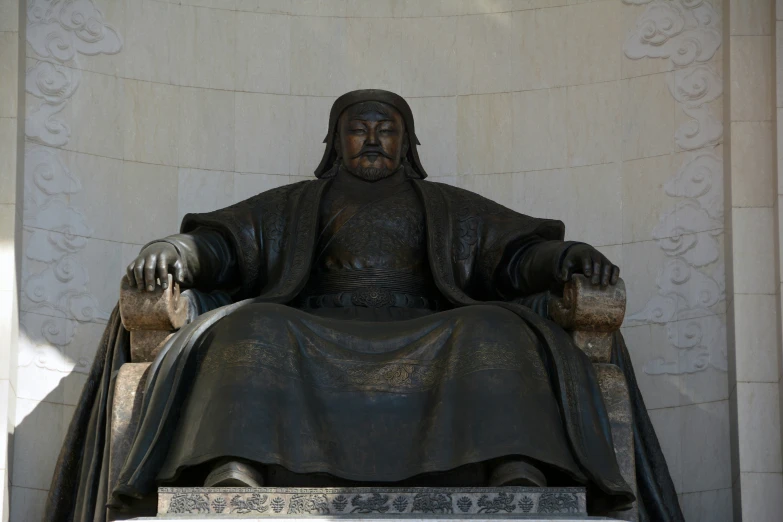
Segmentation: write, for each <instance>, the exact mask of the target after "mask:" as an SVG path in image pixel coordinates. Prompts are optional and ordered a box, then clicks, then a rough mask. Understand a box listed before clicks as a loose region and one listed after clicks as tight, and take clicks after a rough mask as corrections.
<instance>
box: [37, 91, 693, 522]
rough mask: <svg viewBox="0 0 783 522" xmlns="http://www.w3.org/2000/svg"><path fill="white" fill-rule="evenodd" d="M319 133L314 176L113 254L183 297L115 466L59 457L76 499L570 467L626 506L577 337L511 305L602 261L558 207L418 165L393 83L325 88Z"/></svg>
mask: <svg viewBox="0 0 783 522" xmlns="http://www.w3.org/2000/svg"><path fill="white" fill-rule="evenodd" d="M325 142H326V150H325V153H324V157H323V160H322V161H321V164H320V165H319V166H318V168H317V169H316V171H315V175H316V178H317V179H314V180H312V181H306V182H300V183H295V184H292V185H287V186H284V187H280V188H276V189H273V190H270V191H267V192H264V193H262V194H259V195H257V196H254V197H252V198H250V199H248V200H245V201H242V202H240V203H237V204H235V205H233V206H231V207H228V208H225V209H221V210H216V211H214V212H209V213H205V214H188V215H187V216H185V218H184V220H183V223H182V226H181V233H179V234H175V235H172V236H168V237H166V238H164V239H161V240H159V241H154V242H152V243H150V244H148V245H147V246H145V247H144V248H143V249H142V250H141V252H140V253H139V255H138V257H137V258H136V259H135V260H134V261H133V262H132V263H131V264H130V265H129V266H128V270H127V272H128V274H127V276H128V279H129V281H130V284H131V285H135V286H137V287H138V288H140V289H147V290H155V288H156V286H157V285H166V284H167V280H168V276H169V274H171V275H173V277H174V280H175V281H176V282H178V283H179V284H180V285H181V286H182V287H183V288H191V289H194V292H192V293H191V296H192V297H191V298H192V299H194V304H195V306H196V307H197V308H198V309H199V311H200V312H201V313H200V315H199V316H198V317H197V318H195V319H194V320H193V321H192V322H191V323H190V324H188V325H187V326H186V327H184V328H183V329H182V330H180V331H179V332H178V333H177V334H176V335H174V336H173V337H172V338H171V339H170V340H169V341H168V342H167V343H166V345H165V346H164V347H163V349H162V351H161V353H160V354H159V355H158V357H157V359H156V360H155V362H154V363H153V364H152V367H151V369H150V372H149V376H148V377H147V384H146V391H145V394H144V399H143V403H142V407H141V408H142V409H141V412H142V414H141V420H140V425H139V427H138V429H137V431H136V434H135V438H134V440H133V444H132V446H131V448H130V452H129V455H128V457H127V459H126V460H125V462H124V465H123V466H122V469H121V472H120V475H119V481H118V484H117V486H116V487H115V488H114V489H113V491H109V492H106V491H103V492H97V493H96V492H92V493H89V491H90V488H91V487H92V488H93V489H94V484H95V482H93V483H92V485H91V484H89V483H88V484H86V485H85V479H84V477H85V476H86V475H88V474H89V473H87V472H85V471H84V469H85V467H88V466H87V465H85V464H82V469H81V471H80V472H77V478H74V479H73V481H75V482H77V483H80V485H79V486H78V487H77V489H80V492H79V495H77V498H76V500H74V501H65V502H66V503H68V502H71V504H76V506H75V507H74V506H73V505H71V506H70V510H71V512H72V513H76V515H75V519H76V520H81V519H82V518H79V516H80V514H81V516H84V517H86V513H90V510H91V509H93V508H94V506H95V505H99V506H101V505H102V504H101V502H108V503H109V504H110V505H111V506H113V507H114V508H116V509H120V510H121V509H124V508H128V507H132V506H133V505H134V503H138V502H140V500H139V499H143V498H145V497H146V496H148V495H149V494H150V493H151V492H154V491H155V487H156V486H157V485H158V484H177V485H187V486H201V485H209V486H229V485H232V486H234V485H250V486H253V485H261V484H263V485H265V486H315V487H317V486H335V485H338V486H339V485H382V484H383V485H390V486H393V485H405V486H417V485H443V486H447V485H448V486H488V485H491V486H506V485H530V486H546V485H558V486H562V485H583V486H585V487H587V491H588V506H589V508H590V511H591V513H596V514H599V513H607V512H610V511H617V510H622V509H624V508H627V507H629V506H630V504H631V503H632V502H633V500H634V494H633V493H632V491H631V488H629V486H628V485H627V484H626V482H625V481H624V480H623V477H622V476H621V474H620V471H619V468H618V465H617V460H616V458H615V454H614V450H613V447H612V441H611V435H610V431H609V428H608V420H607V413H606V409H605V406H604V403H603V401H602V399H601V393H600V390H599V389H598V386H597V384H596V377H595V375H594V373H593V369H592V366H591V364H590V361H589V359H588V358H587V356H586V355H585V354H584V353H583V352H582V351H581V350H579V349H578V348H577V347H576V346H575V345H574V343H573V341H572V339H571V338H570V337H569V336H568V335H566V334H565V332H564V331H563V330H562V329H560V328H559V327H558V326H557V325H555V324H554V323H552V322H551V321H549V320H547V319H545V318H543V317H541V315H539V314H537V313H535V312H534V311H533V310H532V309H531V307H530V306H528V305H529V304H530V299H532V298H534V297H535V296H536V295H539V294H541V293H544V292H547V291H550V290H553V291H557V290H558V289H560V288H562V285H563V284H564V283H565V282H566V281H568V280H569V279H570V278H571V276H572V275H573V274H584V275H585V276H587V277H588V278H590V279H591V282H592V284H594V285H602V286H607V285H613V284H615V283H616V282H617V280H618V277H619V269H618V267H617V266H615V265H613V264H612V263H611V262H610V261H609V260H608V259H606V257H605V256H604V255H603V254H601V253H600V252H599V251H597V250H596V249H595V248H593V247H591V246H589V245H586V244H584V243H578V242H572V241H563V234H564V227H563V224H562V223H561V222H559V221H554V220H545V219H536V218H532V217H528V216H525V215H522V214H519V213H517V212H514V211H512V210H510V209H508V208H505V207H503V206H501V205H499V204H497V203H494V202H493V201H490V200H488V199H486V198H483V197H481V196H479V195H477V194H474V193H471V192H469V191H465V190H462V189H458V188H455V187H452V186H449V185H444V184H440V183H435V182H430V181H425V178H426V172H425V170H424V168H423V166H422V164H421V162H420V161H419V156H418V153H417V149H416V146H417V145H418V144H419V142H418V139H417V138H416V133H415V127H414V120H413V115H412V113H411V110H410V108H409V106H408V104H407V103H406V102H405V100H403V99H402V98H401V97H400V96H398V95H396V94H394V93H391V92H387V91H381V90H361V91H354V92H350V93H347V94H345V95H343V96H341V97H340V98H338V99H337V100H336V101H335V103H334V106H333V107H332V111H331V114H330V119H329V128H328V134H327V137H326V140H325ZM107 332H108V329H107ZM107 335H108V334H107ZM106 339H107V338H105V341H104V342H105V344H110V343H111V341H110V340H108V341H107V340H106ZM115 352H116V350H115ZM104 366H106V363H104ZM626 372H631V374H632V371H631V370H630V366H629V365H628V368H626ZM103 373H106V371H105V370H104V371H103ZM96 378H97V377H96ZM634 391H635V393H637V394H638V390H636V388H635V384H634ZM85 393H90V392H85ZM638 402H639V403H640V404H641V406H640V407H641V410H643V409H644V408H643V403H641V399H640V398H639V399H638ZM93 407H95V406H93ZM640 407H639V406H638V405H636V409H637V410H638V409H639V408H640ZM635 414H636V411H635ZM639 415H643V421H644V422H646V424H645V425H644V426H645V429H647V431H649V427H648V425H649V420H648V419H647V417H646V412H644V413H642V412H639ZM636 420H637V421H638V419H636ZM75 422H76V421H75ZM96 422H97V423H98V424H99V423H100V421H95V420H91V421H90V423H93V424H95V423H96ZM71 429H72V430H74V429H75V428H74V426H72V428H71ZM90 429H93V430H94V428H90ZM643 436H644V437H647V438H648V439H649V436H650V435H649V433H646V434H644V435H643ZM652 438H653V439H654V435H652ZM642 442H643V443H642V444H641V445H642V446H644V445H645V444H644V443H646V439H645V440H643V441H642ZM67 443H68V441H66V445H67ZM639 444H640V443H639V442H637V445H639ZM653 446H654V447H652V449H651V450H649V449H645V448H644V447H642V448H641V450H639V449H637V455H638V452H639V451H652V453H654V456H653V457H654V458H659V457H660V455H659V454H660V449H659V448H658V447H657V441H655V443H654V444H653ZM64 451H65V450H64ZM656 452H657V453H656ZM61 460H62V457H61ZM637 460H638V457H637ZM659 461H660V462H662V459H659ZM96 462H97V461H96ZM61 467H63V466H62V465H61ZM66 467H67V466H66ZM93 467H95V465H93ZM642 468H644V466H642ZM642 472H643V473H645V472H646V473H647V474H648V475H649V477H647V479H648V480H647V481H648V482H655V484H653V485H649V484H648V485H647V486H645V485H644V483H643V482H644V480H642V481H641V482H642V484H640V488H646V489H643V491H642V493H641V496H642V498H641V499H640V500H642V501H643V502H641V504H645V503H646V504H647V508H646V509H647V511H651V512H655V513H658V512H659V511H660V512H664V511H665V512H667V513H669V517H668V518H666V519H667V520H680V518H681V514H679V507H678V506H676V497H674V501H672V500H671V497H672V496H673V489H672V490H671V491H669V490H668V489H667V488H669V487H670V486H671V481H670V479H669V478H668V472H667V471H666V470H665V465H664V466H663V471H661V469H660V465H658V469H656V470H654V473H653V472H651V471H650V470H649V469H648V470H647V471H644V470H643V471H642ZM58 473H59V474H60V475H59V476H60V477H62V476H64V474H65V472H64V471H62V470H61V471H59V472H58ZM93 474H95V473H93ZM98 475H100V473H98ZM637 476H638V473H637ZM58 480H60V482H58ZM62 480H63V479H62V478H60V479H58V475H56V476H55V482H54V485H55V487H54V488H53V490H54V489H56V488H60V487H61V486H62V483H63V482H62ZM91 480H93V481H94V480H95V479H94V478H93V479H91ZM667 481H668V482H667ZM87 482H89V481H87ZM656 488H657V490H656ZM660 490H663V493H661V491H660ZM85 491H88V492H87V493H85ZM651 491H652V492H651ZM64 496H66V495H63V494H62V492H61V491H58V492H55V493H54V494H53V495H52V496H50V505H51V506H54V505H56V504H57V503H58V502H59V503H60V504H59V505H61V506H64V505H65V504H63V502H64V501H63V500H62V497H64ZM53 499H54V500H53ZM672 502H674V505H673V506H672V505H671V504H672ZM656 503H657V504H658V507H654V505H656ZM662 503H663V504H666V503H668V505H666V506H664V507H660V504H662ZM642 508H643V506H642ZM640 511H644V509H641V508H640ZM677 515H679V517H680V518H678V517H677ZM658 516H660V515H658ZM84 519H85V520H86V519H87V518H84ZM658 519H660V520H663V518H658ZM52 520H55V518H52Z"/></svg>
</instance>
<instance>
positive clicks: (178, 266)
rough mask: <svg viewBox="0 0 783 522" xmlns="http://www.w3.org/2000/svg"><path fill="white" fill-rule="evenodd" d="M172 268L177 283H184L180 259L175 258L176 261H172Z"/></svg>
mask: <svg viewBox="0 0 783 522" xmlns="http://www.w3.org/2000/svg"><path fill="white" fill-rule="evenodd" d="M174 270H175V274H174V278H175V279H176V280H177V283H179V284H182V283H184V282H185V269H184V267H183V266H182V261H180V260H179V259H178V260H177V262H176V263H174Z"/></svg>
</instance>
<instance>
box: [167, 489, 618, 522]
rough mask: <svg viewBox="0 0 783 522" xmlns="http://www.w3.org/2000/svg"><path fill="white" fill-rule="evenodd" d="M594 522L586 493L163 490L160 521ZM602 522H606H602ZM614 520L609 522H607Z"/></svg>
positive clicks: (564, 491) (434, 490)
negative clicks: (465, 521) (435, 521)
mask: <svg viewBox="0 0 783 522" xmlns="http://www.w3.org/2000/svg"><path fill="white" fill-rule="evenodd" d="M444 516H446V517H448V518H470V519H476V518H479V519H492V520H497V519H503V518H515V519H517V518H524V519H533V520H537V519H540V518H542V517H543V518H546V519H547V520H553V519H554V520H559V519H562V520H588V518H587V508H586V497H585V490H584V489H583V488H523V487H506V488H160V489H158V518H156V519H155V520H160V518H161V517H166V518H169V517H171V519H178V520H181V519H183V518H185V519H188V520H198V519H204V518H208V519H210V520H214V519H216V518H232V519H238V518H239V519H242V520H270V519H276V518H284V519H286V520H291V519H300V518H301V519H304V518H307V519H308V520H317V519H320V518H324V517H331V518H334V517H340V518H343V517H344V518H361V519H362V520H367V519H372V518H379V517H380V518H383V519H384V520H389V519H390V518H391V519H400V520H402V519H405V520H411V519H414V520H424V519H430V518H440V519H442V518H443V517H444ZM599 520H600V519H599ZM603 520H608V519H603Z"/></svg>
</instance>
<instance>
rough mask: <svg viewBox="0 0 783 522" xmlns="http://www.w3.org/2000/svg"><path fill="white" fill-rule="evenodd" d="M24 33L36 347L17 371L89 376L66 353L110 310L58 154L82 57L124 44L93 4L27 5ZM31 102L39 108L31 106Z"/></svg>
mask: <svg viewBox="0 0 783 522" xmlns="http://www.w3.org/2000/svg"><path fill="white" fill-rule="evenodd" d="M25 32H26V39H27V44H28V47H29V48H30V49H31V50H32V53H33V55H32V57H31V58H32V59H33V60H34V63H33V65H32V66H31V67H30V68H28V70H27V72H26V74H25V90H26V92H27V93H29V94H30V95H31V97H29V98H28V106H27V117H26V119H25V138H26V141H27V143H26V147H25V175H24V189H25V194H24V232H25V257H26V260H25V263H24V267H23V269H24V275H23V283H22V292H21V293H22V305H21V308H22V310H23V312H22V314H21V317H20V323H21V326H22V328H23V329H24V330H25V335H26V336H27V337H28V338H29V339H30V341H31V342H30V345H31V346H33V347H34V348H33V349H29V348H23V349H21V350H20V353H19V366H29V365H33V364H34V365H36V366H38V367H41V368H46V369H50V370H54V371H61V372H70V371H77V372H81V373H87V372H88V371H89V365H90V361H89V360H87V359H85V358H79V359H78V360H69V357H68V356H66V355H65V354H64V352H63V350H64V348H65V347H67V346H68V345H69V344H70V343H71V341H72V339H73V337H74V335H75V333H76V331H77V329H78V325H79V323H85V322H98V323H103V322H106V321H107V320H108V318H109V310H104V309H102V308H101V306H100V305H99V303H98V300H97V299H96V297H95V296H94V295H92V294H91V293H90V292H89V291H88V288H87V284H88V282H89V277H88V274H87V271H86V270H85V268H84V266H83V265H82V264H81V263H80V261H79V257H78V255H79V254H80V253H81V252H82V251H83V250H84V249H85V248H86V246H87V243H88V241H89V239H88V238H89V237H91V236H92V234H93V231H92V229H91V228H90V226H89V225H88V224H87V223H86V220H85V217H84V215H83V214H82V213H81V212H80V211H79V209H77V208H75V207H74V206H73V205H71V203H70V196H71V195H73V194H75V193H78V192H79V191H80V190H81V183H80V182H79V178H78V176H77V175H76V173H73V172H71V171H70V170H69V169H68V167H67V166H66V165H65V164H64V162H63V161H62V159H61V158H60V155H59V151H58V150H57V149H58V148H60V147H64V146H66V145H67V144H68V142H69V141H70V139H71V132H72V129H71V127H70V126H69V125H68V123H67V122H66V121H64V120H63V119H62V118H61V117H60V114H61V113H62V112H63V110H64V109H65V107H66V106H67V104H68V103H69V102H70V100H71V99H72V97H73V95H74V94H75V93H76V91H77V90H78V88H79V85H80V84H81V79H82V73H81V71H80V69H79V63H78V62H79V60H78V59H79V55H80V54H82V55H97V54H116V53H118V52H120V50H121V49H122V38H121V37H120V35H119V33H118V32H117V30H116V29H115V28H114V27H113V26H111V25H110V24H108V23H106V21H105V20H104V17H103V13H102V12H101V11H100V9H98V8H97V7H96V6H95V4H94V3H93V0H29V1H28V2H27V28H26V31H25ZM36 98H37V99H39V100H40V103H37V104H35V103H33V102H34V100H35V99H36ZM41 264H43V265H41ZM42 266H43V267H42Z"/></svg>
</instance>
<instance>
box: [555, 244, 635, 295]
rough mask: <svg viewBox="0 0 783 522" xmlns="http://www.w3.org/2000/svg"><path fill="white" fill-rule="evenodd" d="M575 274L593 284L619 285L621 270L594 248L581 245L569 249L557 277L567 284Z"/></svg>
mask: <svg viewBox="0 0 783 522" xmlns="http://www.w3.org/2000/svg"><path fill="white" fill-rule="evenodd" d="M573 274H584V275H585V276H586V277H589V278H590V282H591V283H592V284H594V285H597V284H600V285H601V286H607V285H610V284H611V285H614V284H617V280H618V279H619V278H620V268H619V267H618V266H617V265H614V264H612V262H611V261H609V260H608V259H607V258H606V256H605V255H603V254H602V253H601V252H599V251H598V250H596V249H595V248H594V247H591V246H590V245H583V244H580V245H574V246H572V247H571V248H569V249H568V251H567V252H566V255H565V257H564V258H563V261H562V263H561V265H560V267H559V269H558V273H557V276H558V279H559V280H560V282H561V283H565V282H567V281H570V280H571V276H572V275H573Z"/></svg>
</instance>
